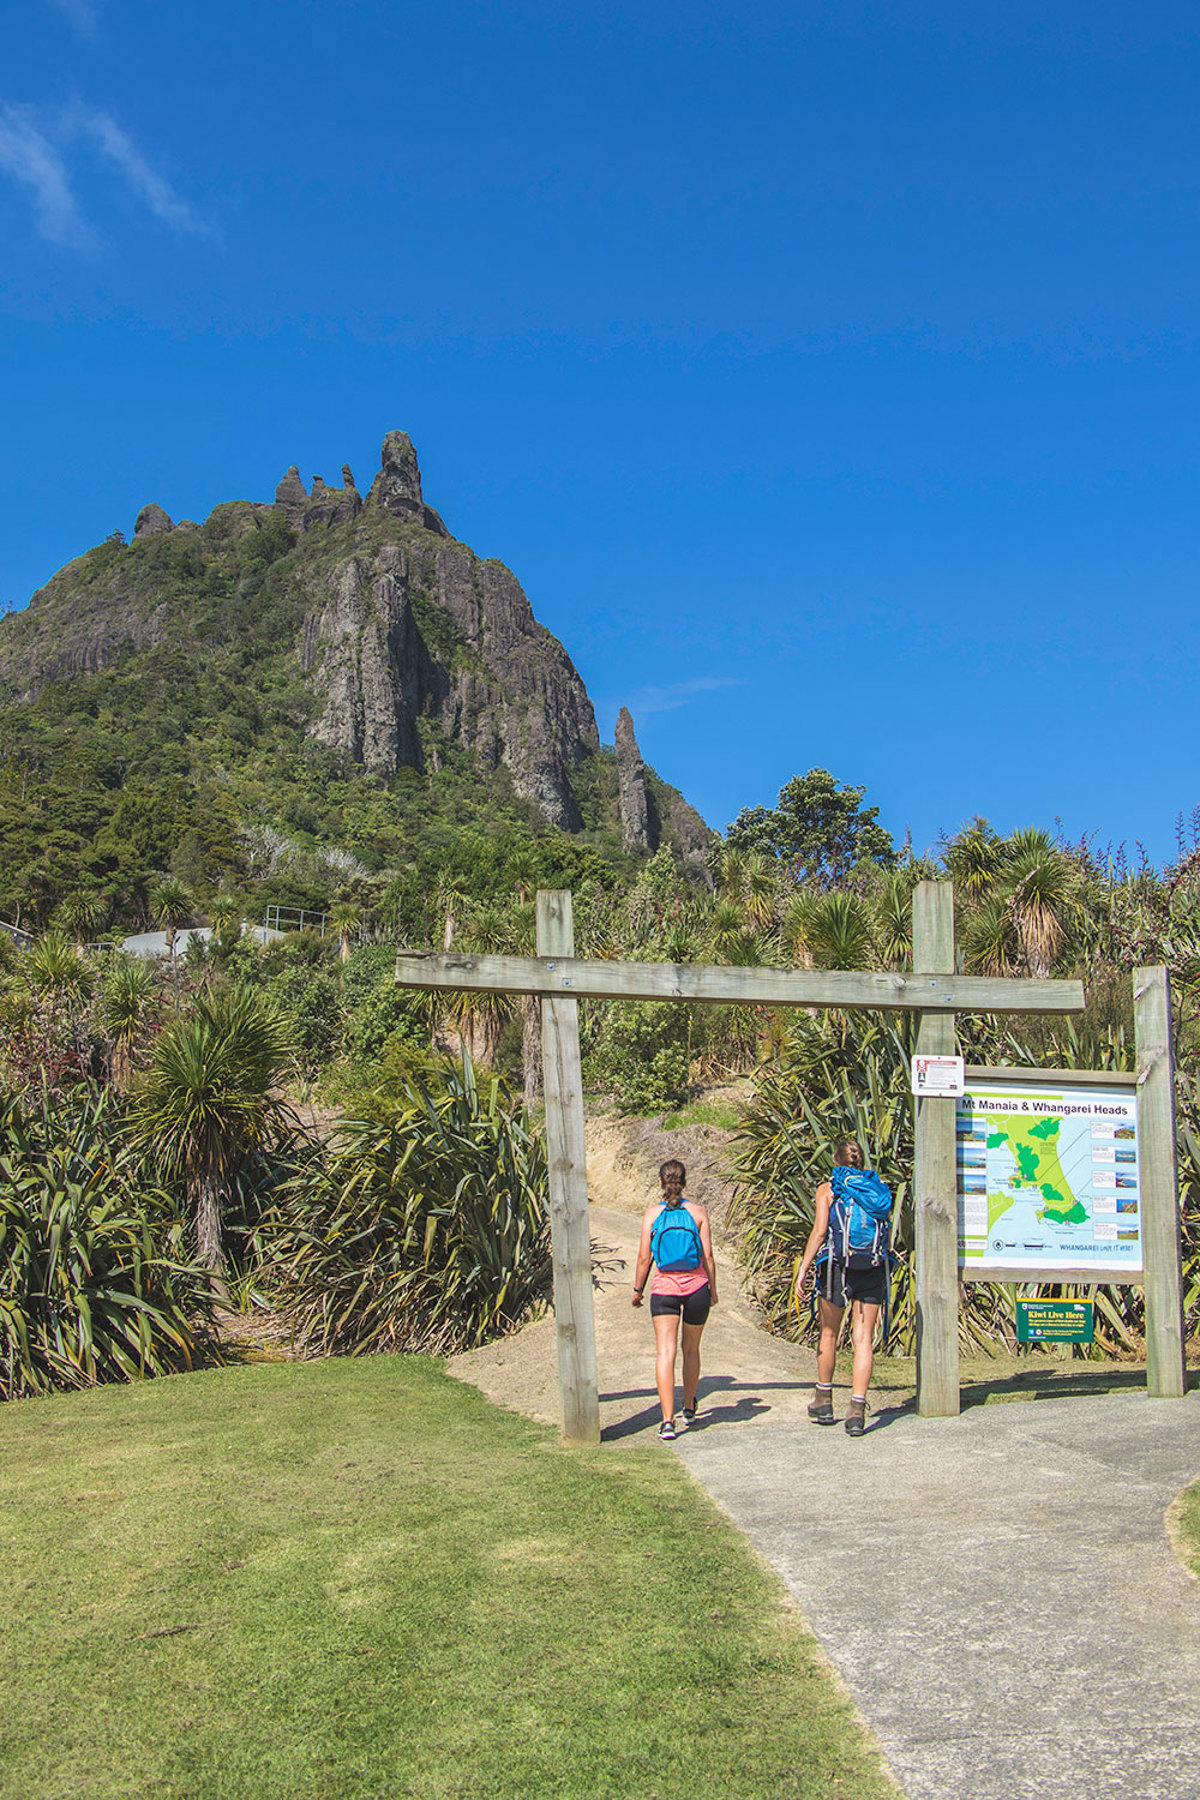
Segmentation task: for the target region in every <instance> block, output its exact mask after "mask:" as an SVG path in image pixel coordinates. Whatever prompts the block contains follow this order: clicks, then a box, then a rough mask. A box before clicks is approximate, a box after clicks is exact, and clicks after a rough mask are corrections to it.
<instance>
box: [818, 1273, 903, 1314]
mask: <svg viewBox="0 0 1200 1800" xmlns="http://www.w3.org/2000/svg"><path fill="white" fill-rule="evenodd" d="M816 1281H817V1295H818V1297H819V1298H820V1299H822V1300H828V1301H829V1303H830V1305H831V1306H845V1304H846V1302H847V1301H848V1300H860V1301H861V1302H862V1304H863V1305H864V1306H882V1305H883V1303H884V1300H885V1299H886V1297H887V1284H888V1265H887V1264H886V1263H885V1262H879V1263H868V1264H867V1266H866V1267H865V1268H862V1269H855V1268H850V1267H847V1266H845V1265H844V1264H842V1263H837V1262H835V1263H830V1262H823V1263H818V1265H817V1268H816Z"/></svg>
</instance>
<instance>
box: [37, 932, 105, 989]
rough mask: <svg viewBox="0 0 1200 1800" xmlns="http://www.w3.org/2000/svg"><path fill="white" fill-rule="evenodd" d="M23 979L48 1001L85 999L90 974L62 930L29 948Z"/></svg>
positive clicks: (43, 936) (89, 982)
mask: <svg viewBox="0 0 1200 1800" xmlns="http://www.w3.org/2000/svg"><path fill="white" fill-rule="evenodd" d="M25 978H26V980H27V981H28V983H29V985H30V987H31V988H33V990H34V992H35V993H37V994H41V995H44V996H46V997H47V998H49V999H51V1000H65V999H72V998H75V997H79V998H86V997H87V995H88V994H90V993H91V991H92V986H93V981H92V972H91V969H90V968H89V967H88V965H87V963H86V962H84V961H83V960H82V958H81V957H80V955H79V952H78V950H77V949H76V947H75V945H74V944H73V943H72V942H71V939H70V938H69V937H68V936H67V934H66V932H65V931H47V932H45V933H44V934H43V935H42V936H41V937H40V938H39V939H38V941H37V943H36V944H32V945H31V946H30V948H29V952H28V954H27V956H26V958H25Z"/></svg>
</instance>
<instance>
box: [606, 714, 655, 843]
mask: <svg viewBox="0 0 1200 1800" xmlns="http://www.w3.org/2000/svg"><path fill="white" fill-rule="evenodd" d="M615 742H616V751H617V798H618V804H619V806H620V809H621V839H622V842H623V843H624V846H625V848H626V850H631V851H638V850H656V849H657V848H658V844H657V838H656V835H655V834H654V833H653V832H652V831H651V826H650V801H649V796H648V795H647V793H646V765H645V763H644V762H643V761H642V753H641V751H640V750H639V749H638V742H637V739H636V737H635V736H634V735H633V720H632V718H631V717H630V716H629V708H628V707H627V706H623V707H622V708H621V710H620V712H619V713H618V714H617V730H616V738H615Z"/></svg>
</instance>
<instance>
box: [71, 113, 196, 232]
mask: <svg viewBox="0 0 1200 1800" xmlns="http://www.w3.org/2000/svg"><path fill="white" fill-rule="evenodd" d="M63 117H64V123H65V125H66V128H67V130H68V131H69V132H71V133H73V134H74V135H76V136H79V137H82V138H84V139H85V140H87V141H88V142H90V143H92V144H93V145H94V146H95V147H96V149H97V150H99V152H100V154H101V155H102V156H104V157H106V158H107V159H108V161H109V162H110V163H111V164H112V165H113V167H114V168H115V169H117V170H118V171H119V172H120V174H121V175H122V176H123V177H124V180H125V185H126V186H127V187H128V189H129V191H130V193H131V194H133V195H134V197H135V198H136V199H138V200H140V201H141V202H142V204H143V205H144V206H147V207H148V208H149V209H150V211H151V212H152V213H153V214H154V216H155V218H156V219H161V221H162V223H163V224H164V225H169V226H170V227H171V229H172V231H187V232H203V231H205V230H206V227H205V226H204V225H202V224H201V222H200V220H199V219H198V218H197V217H196V215H195V213H194V212H193V211H192V208H191V207H190V206H189V205H188V203H187V201H186V200H184V199H183V198H181V196H180V195H179V194H177V193H176V192H175V189H174V188H173V187H172V186H171V184H170V182H169V181H167V180H166V178H165V177H164V176H162V175H160V174H158V172H157V171H156V170H155V169H152V168H151V167H150V164H149V163H148V162H147V161H146V158H145V157H144V156H143V155H142V153H141V151H140V150H139V149H138V147H137V145H136V144H135V143H134V141H133V139H132V138H131V137H130V135H129V133H128V132H127V131H125V130H124V129H123V128H122V127H121V126H120V125H118V124H117V121H116V120H115V119H114V118H113V116H112V114H111V113H106V112H102V111H101V110H100V109H99V108H98V107H93V106H82V105H78V104H76V105H75V106H72V107H70V108H68V110H67V112H66V113H65V114H64V115H63Z"/></svg>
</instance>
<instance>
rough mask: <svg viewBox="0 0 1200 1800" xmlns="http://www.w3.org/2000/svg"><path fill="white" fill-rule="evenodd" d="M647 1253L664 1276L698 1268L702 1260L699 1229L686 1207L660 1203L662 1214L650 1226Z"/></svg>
mask: <svg viewBox="0 0 1200 1800" xmlns="http://www.w3.org/2000/svg"><path fill="white" fill-rule="evenodd" d="M650 1254H651V1256H652V1257H653V1258H654V1261H655V1262H656V1263H657V1264H658V1267H659V1269H660V1270H661V1271H662V1273H663V1274H664V1275H667V1274H672V1275H677V1274H681V1273H682V1272H683V1271H684V1270H685V1269H698V1268H699V1267H700V1265H701V1263H702V1262H703V1261H704V1255H703V1251H702V1250H701V1247H700V1227H699V1226H698V1225H697V1223H696V1221H695V1219H694V1218H693V1217H692V1215H691V1213H690V1212H689V1211H688V1209H687V1207H686V1206H671V1205H669V1204H668V1203H667V1202H666V1201H664V1202H663V1209H662V1211H661V1212H660V1213H659V1215H658V1217H657V1219H655V1221H654V1223H653V1225H652V1226H651V1227H650Z"/></svg>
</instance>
